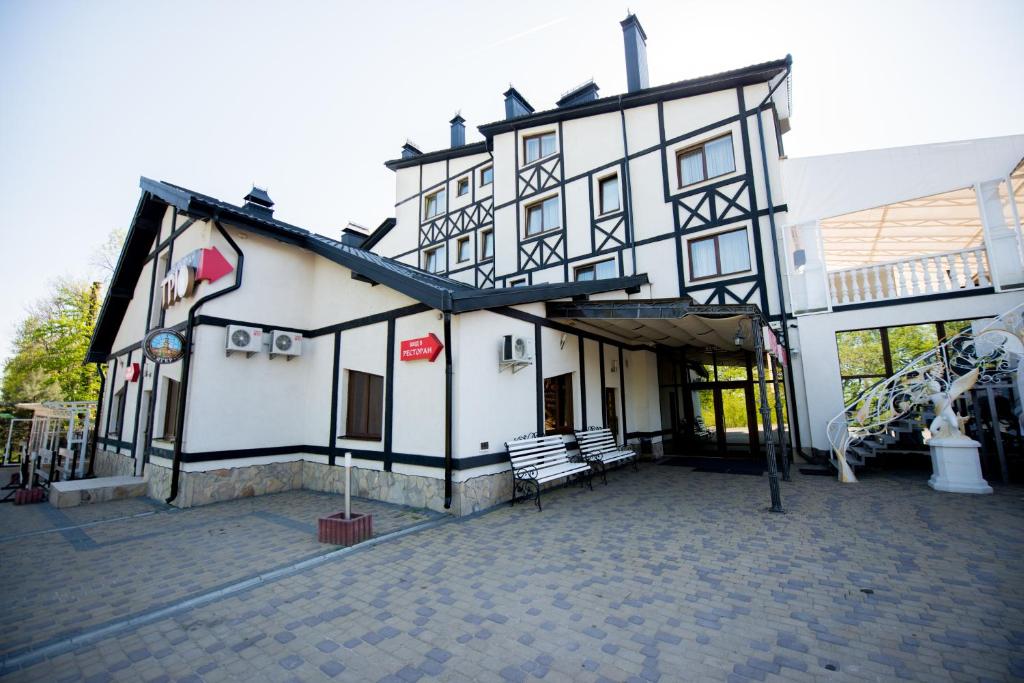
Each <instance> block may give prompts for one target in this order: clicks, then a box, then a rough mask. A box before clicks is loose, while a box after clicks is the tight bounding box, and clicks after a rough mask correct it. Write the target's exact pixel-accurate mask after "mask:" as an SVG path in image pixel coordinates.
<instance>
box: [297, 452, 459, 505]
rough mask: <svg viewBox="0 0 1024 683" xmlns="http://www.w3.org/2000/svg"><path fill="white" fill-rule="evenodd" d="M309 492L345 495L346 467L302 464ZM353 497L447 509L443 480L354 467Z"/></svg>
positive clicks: (304, 479) (303, 482)
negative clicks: (445, 506) (445, 507)
mask: <svg viewBox="0 0 1024 683" xmlns="http://www.w3.org/2000/svg"><path fill="white" fill-rule="evenodd" d="M301 488H304V489H308V490H310V491H327V492H329V493H345V468H344V467H342V466H340V465H334V466H333V467H332V466H331V465H325V464H323V463H319V462H304V463H302V487H301ZM352 495H353V496H358V497H360V498H371V499H373V500H382V501H385V502H387V503H398V504H399V505H408V506H410V507H416V508H428V509H430V510H437V511H438V512H446V510H445V509H444V480H443V479H434V478H432V477H417V476H414V475H411V474H399V473H397V472H383V471H380V470H368V469H363V468H360V467H353V468H352Z"/></svg>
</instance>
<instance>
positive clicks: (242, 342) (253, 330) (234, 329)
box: [226, 325, 263, 358]
mask: <svg viewBox="0 0 1024 683" xmlns="http://www.w3.org/2000/svg"><path fill="white" fill-rule="evenodd" d="M226 348H227V355H229V356H230V355H231V352H232V351H240V352H242V353H245V357H246V358H249V357H250V356H252V355H253V354H254V353H259V352H260V351H262V350H263V330H261V329H260V328H258V327H244V326H242V325H228V338H227V347H226Z"/></svg>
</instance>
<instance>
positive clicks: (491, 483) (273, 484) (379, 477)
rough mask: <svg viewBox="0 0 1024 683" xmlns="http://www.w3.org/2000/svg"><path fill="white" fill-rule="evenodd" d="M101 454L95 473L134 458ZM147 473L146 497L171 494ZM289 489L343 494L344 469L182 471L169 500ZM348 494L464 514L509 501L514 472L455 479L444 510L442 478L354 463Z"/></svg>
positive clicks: (159, 473) (163, 481)
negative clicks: (448, 506) (103, 459)
mask: <svg viewBox="0 0 1024 683" xmlns="http://www.w3.org/2000/svg"><path fill="white" fill-rule="evenodd" d="M104 453H106V452H104ZM108 456H109V457H108ZM104 458H105V459H106V460H109V462H105V464H104V465H103V467H104V468H105V469H104V471H103V473H102V474H101V473H100V469H99V467H100V460H99V459H98V460H97V463H96V466H97V471H96V474H97V476H114V475H113V474H111V472H113V471H114V469H113V468H114V467H115V465H118V464H120V462H119V461H127V462H128V463H133V461H132V459H131V458H127V457H125V456H118V455H116V454H112V453H106V455H105V456H104ZM129 474H131V472H130V471H129ZM145 477H146V496H147V497H149V498H152V499H154V500H157V501H163V500H165V499H166V498H167V497H168V496H169V495H170V494H171V469H170V468H169V467H162V466H160V465H157V464H156V463H153V462H150V463H148V464H147V465H146V473H145ZM293 489H305V490H309V491H325V492H327V493H337V494H343V493H345V468H344V467H342V466H340V465H334V466H333V467H332V466H331V465H326V464H322V463H318V462H307V461H301V460H299V461H295V462H281V463H269V464H263V465H252V466H249V467H232V468H225V469H217V470H208V471H206V472H184V471H183V472H181V473H180V474H179V479H178V497H177V498H176V499H175V500H174V502H173V503H172V505H174V506H175V507H179V508H189V507H195V506H198V505H209V504H210V503H216V502H220V501H224V500H233V499H235V498H247V497H250V496H260V495H264V494H267V493H278V492H280V491H289V490H293ZM352 495H353V496H357V497H360V498H369V499H372V500H381V501H384V502H387V503H396V504H398V505H408V506H410V507H416V508H427V509H430V510H436V511H437V512H447V513H449V514H453V515H457V516H462V515H470V514H473V513H474V512H479V511H481V510H486V509H487V508H489V507H493V506H494V505H498V504H499V503H507V502H508V501H509V499H510V498H511V497H512V477H511V476H510V475H509V473H508V472H499V473H497V474H489V475H484V476H480V477H474V478H473V479H470V480H468V481H464V482H455V483H453V484H452V506H451V508H450V509H448V510H445V508H444V480H443V479H435V478H432V477H420V476H415V475H411V474H400V473H397V472H383V471H380V470H369V469H363V468H359V467H353V468H352Z"/></svg>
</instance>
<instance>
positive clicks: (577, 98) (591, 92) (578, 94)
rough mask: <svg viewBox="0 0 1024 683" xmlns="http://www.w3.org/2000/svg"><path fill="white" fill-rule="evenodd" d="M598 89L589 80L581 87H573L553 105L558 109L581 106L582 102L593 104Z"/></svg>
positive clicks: (595, 84)
mask: <svg viewBox="0 0 1024 683" xmlns="http://www.w3.org/2000/svg"><path fill="white" fill-rule="evenodd" d="M598 90H600V88H598V87H597V83H594V81H592V80H590V81H587V82H586V83H584V84H583V85H581V86H578V87H575V88H573V89H572V90H570V91H569V92H567V93H565V94H564V95H562V99H560V100H558V102H556V103H555V106H557V107H558V108H559V109H561V108H563V107H571V106H573V105H577V104H583V103H584V102H593V101H594V100H596V99H597V91H598Z"/></svg>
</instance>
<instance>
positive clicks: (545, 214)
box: [526, 197, 562, 236]
mask: <svg viewBox="0 0 1024 683" xmlns="http://www.w3.org/2000/svg"><path fill="white" fill-rule="evenodd" d="M561 224H562V216H561V205H560V204H559V202H558V197H549V198H548V199H545V200H544V201H542V202H538V203H536V204H534V205H532V206H528V207H526V234H527V236H529V235H537V234H539V233H542V232H544V231H545V230H553V229H554V228H557V227H559V226H561Z"/></svg>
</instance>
